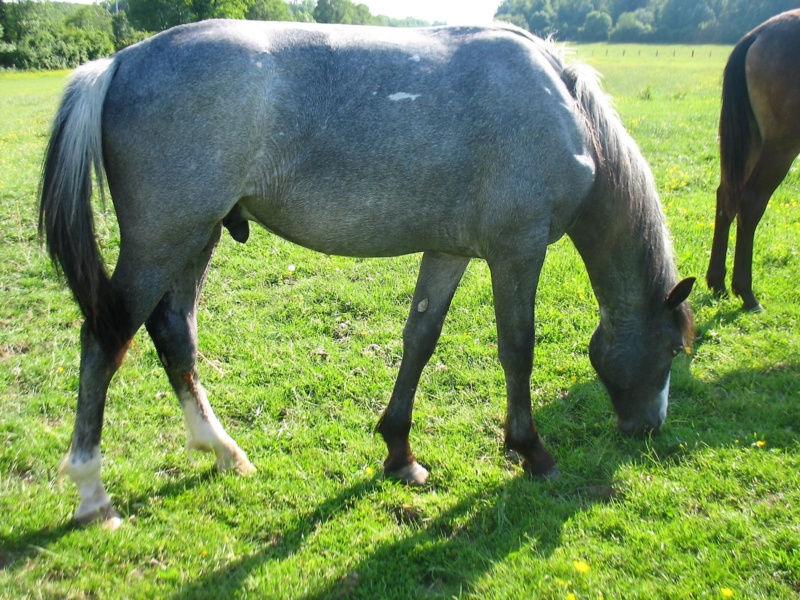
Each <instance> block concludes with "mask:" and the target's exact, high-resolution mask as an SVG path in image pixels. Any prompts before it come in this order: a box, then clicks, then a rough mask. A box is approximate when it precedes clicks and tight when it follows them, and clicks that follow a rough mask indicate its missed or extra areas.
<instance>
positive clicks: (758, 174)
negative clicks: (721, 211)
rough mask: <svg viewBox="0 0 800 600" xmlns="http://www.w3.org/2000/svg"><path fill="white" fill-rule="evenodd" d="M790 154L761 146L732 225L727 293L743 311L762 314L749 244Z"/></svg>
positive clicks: (751, 248) (786, 171) (789, 165)
mask: <svg viewBox="0 0 800 600" xmlns="http://www.w3.org/2000/svg"><path fill="white" fill-rule="evenodd" d="M793 160H794V154H792V155H791V156H787V155H786V154H785V153H782V152H778V151H777V150H775V149H773V148H772V147H768V146H765V147H764V149H763V151H762V152H761V157H760V158H759V160H758V162H757V163H756V166H755V168H754V169H753V172H752V174H751V175H750V178H749V179H748V181H747V184H745V186H744V190H743V192H742V199H741V202H740V204H739V212H738V215H737V223H736V251H735V256H734V262H733V279H732V281H731V289H732V290H733V293H734V294H736V295H737V296H739V297H741V299H742V301H743V303H744V309H745V310H750V311H761V310H763V308H762V306H761V304H759V302H758V300H757V299H756V297H755V295H754V294H753V240H754V237H755V232H756V227H757V226H758V223H759V221H760V220H761V217H762V216H763V215H764V211H765V210H766V208H767V202H769V199H770V197H771V196H772V193H773V192H774V191H775V189H776V188H777V187H778V185H779V184H780V183H781V181H783V178H784V177H786V173H788V172H789V168H790V167H791V166H792V161H793Z"/></svg>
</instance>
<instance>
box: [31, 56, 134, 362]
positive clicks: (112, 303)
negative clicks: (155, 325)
mask: <svg viewBox="0 0 800 600" xmlns="http://www.w3.org/2000/svg"><path fill="white" fill-rule="evenodd" d="M115 70H116V69H115V65H114V62H113V60H109V59H106V60H102V61H95V62H94V63H88V64H86V65H84V66H83V67H81V68H80V69H78V70H77V71H76V72H75V74H74V76H73V78H72V80H71V81H70V83H69V86H68V87H67V90H66V92H65V93H64V98H63V99H62V101H61V106H60V107H59V110H58V113H57V115H56V118H55V121H54V123H53V132H52V134H51V136H50V141H49V144H48V146H47V153H46V155H45V159H44V166H43V169H42V182H41V190H40V203H39V235H40V236H42V237H44V238H45V239H46V241H47V249H48V251H49V253H50V258H51V259H52V261H53V264H54V265H55V267H56V269H57V270H60V271H61V272H62V273H63V274H64V277H65V278H66V280H67V284H68V285H69V288H70V289H71V290H72V293H73V295H74V296H75V300H76V301H77V303H78V306H80V309H81V311H82V312H83V314H84V316H85V317H86V324H87V326H88V327H89V330H90V331H91V332H92V333H93V334H95V336H96V337H97V338H98V341H99V342H100V343H101V344H102V345H103V348H104V349H105V350H106V351H107V352H109V353H110V354H111V355H112V356H114V355H116V354H117V352H119V350H120V348H122V347H123V346H124V344H125V343H126V342H127V338H128V336H129V334H130V332H129V330H128V320H129V319H128V314H127V312H126V310H125V309H124V305H123V302H122V299H121V298H120V297H119V295H118V294H117V293H116V292H115V291H114V289H113V287H112V285H111V282H110V280H109V277H108V274H107V272H106V269H105V266H104V264H103V260H102V257H101V256H100V251H99V249H98V246H97V240H96V238H95V232H94V217H93V215H92V206H91V195H92V171H93V170H94V172H95V173H96V175H97V177H98V179H99V181H100V183H101V189H102V181H103V175H104V170H103V150H102V132H101V125H102V119H101V116H102V107H103V100H104V98H105V94H106V91H107V89H108V85H109V84H110V82H111V79H112V78H113V76H114V72H115Z"/></svg>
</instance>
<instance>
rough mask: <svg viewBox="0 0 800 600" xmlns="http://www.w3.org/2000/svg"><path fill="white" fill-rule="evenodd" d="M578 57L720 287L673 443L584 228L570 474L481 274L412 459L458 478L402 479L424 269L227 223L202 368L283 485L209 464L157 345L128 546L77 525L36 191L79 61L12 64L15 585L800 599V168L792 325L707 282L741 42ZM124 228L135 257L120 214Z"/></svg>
mask: <svg viewBox="0 0 800 600" xmlns="http://www.w3.org/2000/svg"><path fill="white" fill-rule="evenodd" d="M574 50H575V57H576V58H579V59H582V60H584V61H586V62H588V63H590V64H592V65H593V66H594V67H595V68H597V69H598V70H599V71H600V72H601V73H602V74H603V76H604V84H605V87H606V89H607V90H608V91H609V93H610V94H611V95H612V96H613V97H614V99H615V103H616V106H617V108H618V110H619V113H620V115H621V116H622V119H623V121H624V122H625V124H626V126H627V127H628V129H629V131H630V133H631V135H632V136H633V137H634V139H636V140H637V142H638V143H639V144H640V146H641V148H642V149H643V151H644V153H645V155H646V157H647V158H648V160H649V161H650V163H651V165H652V167H653V171H654V174H655V177H656V181H657V184H658V188H659V190H660V193H661V198H662V202H663V204H664V208H665V212H666V214H667V218H668V221H669V224H670V227H671V229H672V232H673V237H674V244H675V251H676V256H677V259H678V265H679V270H680V272H681V274H682V275H683V276H688V275H695V276H697V277H698V285H697V286H696V290H695V292H694V293H693V295H692V303H693V306H694V308H695V312H696V322H697V330H698V337H697V344H696V347H695V349H694V351H693V353H692V355H691V356H685V357H680V358H679V359H678V360H676V362H675V365H674V367H673V376H672V393H671V402H670V415H669V418H668V422H667V425H666V427H665V428H664V429H663V431H662V432H661V434H660V435H658V436H655V437H653V438H652V439H649V440H645V441H640V440H630V439H626V438H623V437H622V436H621V435H620V434H619V433H618V432H617V431H616V427H615V418H614V413H613V409H612V407H611V404H610V402H609V400H608V397H607V395H606V393H605V391H604V390H603V388H602V386H601V384H600V383H599V382H598V381H597V380H596V378H595V375H594V371H593V370H592V368H591V366H590V364H589V360H588V357H587V344H588V341H589V337H590V335H591V333H592V331H593V329H594V327H595V326H596V321H597V308H596V302H595V300H594V298H593V295H592V291H591V288H590V286H589V283H588V278H587V277H586V273H585V270H584V268H583V265H582V264H581V262H580V260H579V258H578V256H577V253H576V252H575V251H574V249H573V248H572V246H571V244H570V242H569V240H567V239H564V240H562V241H560V242H558V243H557V244H555V245H554V246H552V247H551V250H550V252H549V254H548V259H547V262H546V265H545V269H544V273H543V276H542V283H541V286H540V290H539V294H538V304H537V349H536V362H535V371H534V381H533V387H534V390H535V398H534V402H535V405H536V413H535V416H536V419H537V423H538V425H539V429H540V431H541V432H542V434H543V435H544V438H545V441H546V443H547V444H548V445H549V447H550V449H551V450H552V451H553V452H554V454H555V455H556V457H557V458H558V460H559V464H560V468H561V471H562V473H563V476H562V477H561V478H560V479H559V480H558V481H555V482H542V481H532V480H529V479H527V478H526V477H524V476H523V475H522V473H521V470H520V469H519V467H517V466H515V465H513V464H511V463H509V462H508V461H507V460H506V459H505V457H504V456H503V452H502V422H503V418H504V407H505V389H504V383H503V378H502V372H501V369H500V366H499V362H498V360H497V357H496V333H495V329H494V313H493V308H492V298H491V290H490V284H489V278H488V270H487V268H486V266H485V264H482V263H480V262H477V261H475V262H474V263H473V264H472V265H470V268H469V270H468V272H467V274H466V276H465V278H464V281H463V283H462V286H461V288H460V290H459V292H458V293H457V294H456V298H455V300H454V303H453V307H452V309H451V312H450V315H449V318H448V320H447V323H446V324H445V330H444V333H443V335H442V339H441V342H440V345H439V347H438V349H437V352H436V354H435V355H434V357H433V359H432V360H431V363H430V365H429V367H428V369H427V370H426V371H425V374H424V375H423V380H422V382H421V385H420V390H419V393H418V396H417V402H416V408H415V425H414V428H413V430H412V445H413V447H414V450H415V452H416V454H417V455H418V457H419V458H420V460H421V462H423V463H424V464H425V465H427V466H429V467H430V470H431V474H432V475H431V481H430V483H429V485H428V486H427V487H425V488H423V489H410V488H406V487H404V486H401V485H398V484H396V483H393V482H391V481H387V480H384V478H383V477H382V464H381V463H382V460H383V458H384V450H385V448H384V446H383V443H382V442H381V440H380V438H379V437H374V436H373V435H372V428H373V427H374V425H375V422H376V421H377V419H378V417H379V416H380V414H381V412H382V410H383V407H384V406H385V403H386V402H387V401H388V398H389V394H390V392H391V387H392V384H393V380H394V377H395V375H396V371H397V366H398V364H399V360H400V355H401V350H402V342H401V331H402V327H403V324H404V321H405V317H406V314H407V310H408V303H409V301H410V297H411V293H412V290H413V286H414V282H415V274H416V267H417V263H418V257H413V256H412V257H404V258H400V259H391V260H389V259H381V260H352V259H344V258H336V257H330V256H324V255H319V254H315V253H313V252H310V251H306V250H303V249H300V248H298V247H296V246H293V245H291V244H289V243H287V242H284V241H282V240H280V239H278V238H277V237H275V236H272V235H269V234H267V233H265V232H263V231H259V230H254V231H253V233H252V235H251V238H250V241H249V242H248V243H247V244H246V245H245V246H241V245H239V244H235V243H234V242H232V240H231V239H230V237H229V236H227V234H226V235H225V237H224V239H223V241H222V243H221V245H220V248H219V251H218V253H217V256H216V257H215V260H214V262H213V263H212V269H211V273H210V276H209V280H208V284H207V286H206V289H205V292H204V295H203V299H202V306H201V310H200V316H199V320H200V323H199V328H200V349H201V352H202V354H203V360H202V361H201V364H200V366H199V368H200V371H201V375H202V377H203V378H204V383H205V386H206V388H207V390H208V392H209V397H210V398H211V402H212V404H213V405H214V407H215V409H216V412H217V415H218V416H219V418H220V420H221V421H222V422H223V424H224V425H225V426H226V428H227V430H228V432H229V433H230V434H231V435H232V436H233V437H234V438H235V439H236V440H237V441H238V442H239V444H240V445H241V447H242V448H243V449H244V450H245V451H246V452H247V453H248V456H249V458H250V459H251V460H252V461H253V463H254V464H255V465H256V466H257V467H258V469H259V471H258V473H257V474H256V475H255V476H253V477H249V478H239V477H236V476H235V475H231V474H216V473H215V472H214V471H213V469H212V464H213V460H212V458H211V457H209V456H205V455H202V456H198V455H194V459H193V462H189V461H188V460H187V457H186V453H185V451H184V443H185V437H184V435H185V434H184V426H183V417H182V415H181V412H180V409H179V407H178V404H177V402H176V401H175V399H174V397H173V396H172V394H171V391H170V388H169V384H168V382H167V379H166V377H165V375H164V374H163V371H162V369H161V366H160V363H159V361H158V358H157V356H156V354H155V352H154V350H153V348H152V344H151V343H150V341H149V338H148V337H147V336H146V335H142V334H141V333H140V335H139V336H137V338H136V341H135V343H134V344H133V346H132V348H131V350H130V352H129V354H128V357H127V360H126V362H125V363H124V365H123V367H122V369H121V370H120V372H119V373H118V375H117V376H116V378H115V380H114V381H113V382H112V385H111V388H110V393H109V400H108V404H107V407H106V420H105V429H104V438H103V451H104V480H105V483H106V486H107V488H108V490H109V492H110V494H111V495H112V497H113V500H114V502H115V504H116V506H117V508H118V509H119V510H120V512H121V513H122V514H123V517H124V518H125V523H124V525H123V527H122V528H121V529H120V530H119V531H117V532H116V533H109V532H107V531H105V530H101V529H99V528H97V527H89V528H86V529H79V528H75V527H73V526H72V525H71V524H70V517H71V514H72V512H73V510H74V509H75V507H76V505H77V491H76V489H75V487H74V485H72V483H71V482H69V481H65V482H64V486H63V489H59V486H58V483H57V473H56V467H57V465H58V461H59V460H60V458H61V456H62V455H63V453H64V452H65V451H66V450H67V447H68V444H69V440H70V435H71V432H72V426H73V419H74V405H75V393H76V389H77V382H78V359H79V346H78V331H79V327H80V318H79V313H78V310H77V308H76V307H75V306H74V304H73V303H72V301H71V298H70V296H69V293H68V292H67V291H66V290H65V289H64V288H63V286H62V285H61V284H60V283H59V282H58V280H57V279H56V277H55V275H54V272H53V270H52V267H51V266H50V265H49V264H48V262H47V260H46V257H45V254H44V252H43V251H41V250H40V249H39V248H38V246H37V236H36V219H37V215H36V212H35V202H36V187H37V183H38V176H39V170H40V164H41V155H42V151H43V147H44V143H45V139H46V135H47V130H48V127H49V122H50V119H51V117H52V114H53V111H54V110H55V105H56V102H57V97H58V94H59V91H60V90H61V88H62V86H63V84H64V82H65V81H66V74H64V73H57V74H50V73H45V74H13V73H3V74H0V294H1V296H0V297H1V298H2V302H0V515H2V518H0V597H3V598H20V597H30V598H38V597H45V598H145V597H172V598H186V599H189V598H233V597H256V598H328V597H330V598H365V599H367V598H369V599H373V598H426V597H430V598H450V597H462V596H463V597H470V596H473V597H479V598H523V597H527V598H556V599H568V598H575V599H581V598H586V599H588V598H592V599H597V598H646V599H652V598H689V597H691V598H731V597H733V598H771V599H772V598H787V599H788V598H796V597H797V596H798V594H800V358H798V357H800V338H799V337H798V330H799V328H800V292H799V291H798V286H799V285H800V256H798V248H800V208H798V199H799V198H800V174H798V170H797V168H795V169H793V170H792V172H791V173H790V175H789V177H788V178H787V180H786V181H785V182H784V184H783V186H782V187H781V188H780V189H779V191H778V193H777V194H776V195H775V197H774V198H773V199H772V201H771V203H770V206H769V208H768V209H767V213H766V216H765V217H764V220H763V221H762V223H761V226H760V228H759V231H758V233H757V236H756V251H755V264H754V273H755V288H756V293H757V295H758V297H759V299H760V300H761V302H762V303H763V304H764V306H765V307H766V309H767V310H766V312H765V313H763V314H758V315H753V314H744V313H742V312H740V310H739V302H738V300H736V299H729V300H723V301H716V300H714V299H712V297H711V296H710V294H709V293H708V292H707V290H706V289H705V285H704V283H703V276H704V274H705V269H706V263H707V260H708V253H709V248H710V243H711V236H712V226H713V215H714V191H715V189H716V186H717V182H718V177H719V166H718V160H717V146H716V127H717V119H718V114H719V97H720V85H721V73H722V68H723V66H724V63H725V60H726V59H727V54H728V51H729V48H726V47H716V46H715V47H707V46H697V47H688V46H674V47H673V46H659V47H654V46H632V45H631V46H605V45H587V46H577V47H575V48H574ZM623 52H624V53H623ZM692 52H694V56H692ZM656 53H657V55H656ZM531 143H535V140H532V141H531ZM98 217H99V228H100V239H101V242H102V245H103V249H104V252H105V253H106V256H107V257H108V260H109V261H111V262H113V260H114V257H115V253H116V249H117V244H118V240H117V237H116V233H115V222H114V218H113V211H111V209H110V206H109V207H108V209H107V211H106V212H103V208H102V207H101V206H99V203H98ZM729 265H730V261H729Z"/></svg>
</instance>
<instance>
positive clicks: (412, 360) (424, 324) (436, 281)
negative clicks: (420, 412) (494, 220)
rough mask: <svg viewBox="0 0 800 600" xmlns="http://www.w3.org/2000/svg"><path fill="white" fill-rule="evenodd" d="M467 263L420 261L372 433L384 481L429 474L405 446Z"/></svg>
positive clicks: (419, 481) (441, 258)
mask: <svg viewBox="0 0 800 600" xmlns="http://www.w3.org/2000/svg"><path fill="white" fill-rule="evenodd" d="M468 263H469V259H468V258H462V257H457V256H449V255H443V254H437V253H433V252H426V253H425V254H424V255H423V257H422V264H421V266H420V270H419V277H418V278H417V287H416V289H415V290H414V298H413V300H412V302H411V310H410V312H409V315H408V320H407V321H406V326H405V328H404V329H403V360H402V361H401V363H400V372H399V374H398V375H397V381H396V382H395V385H394V390H393V392H392V398H391V400H390V401H389V405H388V406H387V407H386V410H385V411H384V413H383V416H382V417H381V419H380V421H378V425H377V427H376V430H377V431H378V432H379V433H380V434H381V436H383V440H384V441H385V442H386V446H387V448H388V450H389V456H388V458H387V459H386V460H385V461H384V471H385V473H386V475H388V476H390V477H393V478H395V479H399V480H401V481H405V482H406V483H409V484H410V485H423V484H424V483H425V482H426V481H427V480H428V471H427V470H426V469H425V468H424V467H421V466H420V465H419V463H417V461H416V459H415V458H414V455H413V454H412V453H411V447H410V446H409V443H408V434H409V432H410V431H411V413H412V411H413V408H414V394H415V393H416V391H417V385H418V384H419V378H420V375H421V374H422V369H423V368H424V367H425V365H426V364H427V363H428V360H430V357H431V355H432V354H433V350H434V348H435V347H436V342H437V341H438V340H439V335H440V334H441V332H442V324H443V323H444V318H445V316H446V315H447V311H448V309H449V308H450V302H451V301H452V299H453V294H454V293H455V291H456V288H457V287H458V283H459V281H461V277H462V275H463V274H464V270H465V269H466V268H467V264H468Z"/></svg>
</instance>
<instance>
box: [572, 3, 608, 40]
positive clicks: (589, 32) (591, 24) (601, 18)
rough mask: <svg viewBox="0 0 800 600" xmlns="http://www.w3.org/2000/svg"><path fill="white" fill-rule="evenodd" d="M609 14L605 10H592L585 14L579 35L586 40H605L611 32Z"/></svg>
mask: <svg viewBox="0 0 800 600" xmlns="http://www.w3.org/2000/svg"><path fill="white" fill-rule="evenodd" d="M612 23H613V22H612V20H611V15H610V14H608V13H607V12H602V11H599V10H593V11H592V12H590V13H589V14H588V15H586V20H585V21H584V22H583V27H581V31H580V37H581V39H583V40H586V41H587V42H605V41H606V40H607V39H608V36H609V34H610V33H611V25H612Z"/></svg>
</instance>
